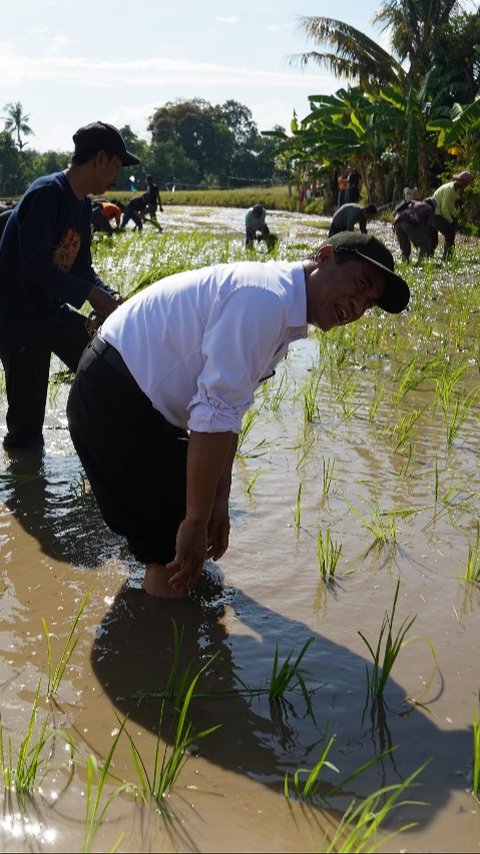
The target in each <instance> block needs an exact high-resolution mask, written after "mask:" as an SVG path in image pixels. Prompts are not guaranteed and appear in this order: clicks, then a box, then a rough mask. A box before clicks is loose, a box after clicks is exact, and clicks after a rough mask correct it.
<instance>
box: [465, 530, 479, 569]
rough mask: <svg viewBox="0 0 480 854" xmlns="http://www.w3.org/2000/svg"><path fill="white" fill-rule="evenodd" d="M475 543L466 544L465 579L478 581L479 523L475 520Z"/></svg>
mask: <svg viewBox="0 0 480 854" xmlns="http://www.w3.org/2000/svg"><path fill="white" fill-rule="evenodd" d="M476 529H477V533H476V537H475V543H474V544H473V545H472V543H469V544H468V558H467V566H466V569H465V575H464V579H465V581H477V582H478V581H480V525H479V523H478V522H477V525H476Z"/></svg>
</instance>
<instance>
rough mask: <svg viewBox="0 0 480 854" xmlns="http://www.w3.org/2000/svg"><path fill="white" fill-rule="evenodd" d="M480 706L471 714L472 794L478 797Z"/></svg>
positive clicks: (479, 778) (479, 780)
mask: <svg viewBox="0 0 480 854" xmlns="http://www.w3.org/2000/svg"><path fill="white" fill-rule="evenodd" d="M479 712H480V705H479V706H478V707H477V708H476V709H474V712H473V774H472V794H473V795H474V796H475V797H476V798H477V800H478V799H479V796H480V714H479Z"/></svg>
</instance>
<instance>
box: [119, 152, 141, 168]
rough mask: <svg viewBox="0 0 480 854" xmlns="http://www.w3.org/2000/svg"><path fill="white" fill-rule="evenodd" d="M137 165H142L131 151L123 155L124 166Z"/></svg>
mask: <svg viewBox="0 0 480 854" xmlns="http://www.w3.org/2000/svg"><path fill="white" fill-rule="evenodd" d="M137 163H140V158H139V157H136V156H135V154H132V152H131V151H126V152H125V154H124V155H123V162H122V166H136V165H137Z"/></svg>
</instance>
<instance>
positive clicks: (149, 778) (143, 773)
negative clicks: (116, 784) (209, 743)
mask: <svg viewBox="0 0 480 854" xmlns="http://www.w3.org/2000/svg"><path fill="white" fill-rule="evenodd" d="M211 661H212V658H209V659H208V660H207V662H206V663H205V664H204V665H203V666H202V667H201V668H200V670H199V671H198V672H197V673H196V674H195V676H194V677H193V678H192V679H191V681H190V684H189V685H188V688H187V691H186V694H185V697H184V699H183V703H182V706H181V709H180V714H179V716H178V721H177V723H176V729H175V733H174V737H173V744H172V749H171V751H170V752H169V751H168V748H167V746H166V745H165V747H164V748H163V752H162V741H161V737H162V730H163V725H164V716H165V708H166V700H162V702H161V704H160V715H159V723H158V730H157V738H156V747H155V756H154V762H153V769H152V771H151V773H149V772H148V770H147V767H146V764H145V762H144V760H143V758H142V756H141V754H140V751H139V749H138V747H137V746H136V744H135V742H134V741H133V739H132V737H131V736H130V735H129V733H128V732H127V731H125V732H126V735H127V738H128V739H129V741H130V747H131V751H132V756H133V761H134V765H135V769H136V772H137V776H138V779H139V783H140V785H139V790H140V793H141V794H142V796H143V798H144V800H145V801H146V798H147V795H148V794H150V795H151V797H153V798H154V800H155V801H156V802H157V803H158V804H160V802H161V801H162V799H163V797H164V796H165V794H166V793H167V792H168V791H169V790H170V789H171V788H172V787H173V786H174V784H175V782H176V780H177V778H178V775H179V774H180V771H181V769H182V767H183V765H184V764H185V762H186V759H187V755H188V748H189V747H190V745H191V744H193V743H194V742H196V741H198V740H199V739H201V738H205V737H206V736H208V735H210V734H211V733H212V732H215V731H216V730H217V729H219V728H220V726H221V724H216V725H215V726H211V727H209V728H208V729H204V730H202V731H201V732H196V731H195V730H194V729H193V726H192V724H191V722H188V721H187V714H188V710H189V707H190V703H191V701H192V698H193V696H194V692H195V688H196V685H197V682H198V680H199V678H200V676H201V675H202V673H204V671H205V670H206V669H207V668H208V667H209V666H210V664H211Z"/></svg>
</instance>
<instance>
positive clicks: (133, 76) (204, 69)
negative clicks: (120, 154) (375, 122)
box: [0, 0, 388, 151]
mask: <svg viewBox="0 0 480 854" xmlns="http://www.w3.org/2000/svg"><path fill="white" fill-rule="evenodd" d="M380 5H381V0H363V2H359V0H342V3H341V6H340V5H339V8H338V11H337V10H336V9H335V7H334V4H333V3H332V0H329V2H326V0H314V2H312V0H257V2H252V0H242V2H239V0H237V2H236V3H229V2H226V0H222V2H220V0H172V2H168V3H167V2H165V0H77V2H71V0H4V2H2V15H1V24H0V128H2V127H3V118H4V116H5V111H4V107H5V105H6V104H8V103H15V102H18V101H19V102H20V103H21V104H22V107H23V111H24V113H25V114H26V115H27V116H28V117H29V119H28V124H29V125H30V127H31V128H32V130H33V131H34V135H32V136H29V137H28V146H29V147H31V148H34V149H36V150H37V151H48V150H54V151H71V150H72V148H73V143H72V135H73V133H74V132H75V131H76V130H77V128H79V127H81V126H82V125H84V124H88V123H89V122H91V121H96V120H101V121H106V122H110V123H111V124H114V125H116V126H117V127H122V126H124V125H126V124H128V125H130V127H131V128H132V130H133V131H134V132H135V133H136V134H137V135H138V136H139V137H141V138H142V139H146V140H147V141H148V142H150V134H149V133H148V130H147V127H148V123H149V118H150V117H151V116H152V114H153V113H154V111H155V110H156V109H157V108H158V107H162V106H164V105H165V104H166V103H167V102H171V101H175V100H177V99H180V100H189V99H191V98H203V99H204V100H205V101H208V102H209V103H211V104H222V103H224V102H225V101H227V100H229V99H233V100H236V101H239V102H240V103H242V104H244V105H245V106H247V107H248V108H249V109H250V110H251V112H252V116H253V120H254V121H255V123H256V125H257V127H258V129H259V130H260V131H262V130H270V129H272V128H273V127H274V125H282V126H283V127H285V128H287V129H288V127H289V124H290V120H291V118H292V115H293V110H294V109H295V111H296V113H297V116H298V117H299V118H300V119H301V118H303V117H304V116H306V115H307V114H308V112H309V103H308V95H314V94H328V93H332V92H335V91H336V90H337V89H339V88H340V86H341V85H342V81H339V80H335V78H333V77H332V76H331V75H330V74H329V73H328V72H327V71H326V70H325V69H323V68H320V67H319V66H318V65H309V66H307V68H306V69H304V70H302V69H301V68H300V67H299V66H298V65H297V66H294V65H293V66H292V65H289V64H288V62H287V57H289V56H291V55H292V54H300V53H303V52H306V51H308V50H311V49H313V44H312V43H311V42H309V41H307V39H306V37H305V35H304V33H303V32H302V31H301V30H300V28H299V18H300V17H302V16H306V17H308V16H313V15H319V16H329V17H338V18H339V19H340V20H342V21H346V22H348V23H349V24H352V25H353V26H355V27H356V28H357V29H359V30H361V31H362V32H364V33H366V34H367V35H369V36H370V37H373V38H375V39H376V40H377V41H378V42H380V43H381V44H382V45H383V46H384V47H388V36H387V34H385V33H382V32H381V30H380V29H379V27H378V26H376V27H373V26H372V18H373V15H374V14H375V12H376V11H378V9H379V8H380Z"/></svg>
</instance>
